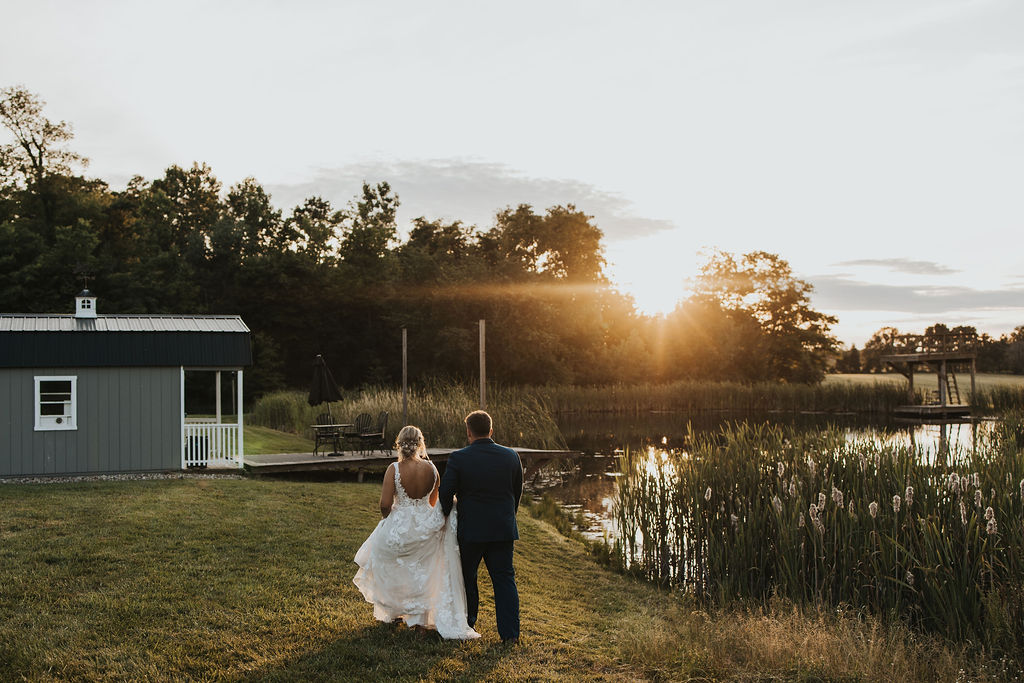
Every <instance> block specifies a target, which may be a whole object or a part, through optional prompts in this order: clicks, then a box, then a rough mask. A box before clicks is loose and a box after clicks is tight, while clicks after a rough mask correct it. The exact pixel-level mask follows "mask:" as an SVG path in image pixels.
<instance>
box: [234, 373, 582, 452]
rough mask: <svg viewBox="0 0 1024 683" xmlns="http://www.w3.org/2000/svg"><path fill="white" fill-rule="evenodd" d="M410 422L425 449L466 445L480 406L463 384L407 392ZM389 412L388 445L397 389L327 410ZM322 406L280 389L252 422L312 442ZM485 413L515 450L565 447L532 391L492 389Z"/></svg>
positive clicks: (348, 399) (258, 407) (343, 417)
mask: <svg viewBox="0 0 1024 683" xmlns="http://www.w3.org/2000/svg"><path fill="white" fill-rule="evenodd" d="M408 400H409V423H410V424H414V425H416V426H417V427H419V428H420V429H422V430H423V434H424V436H425V438H426V440H427V445H428V446H436V447H458V446H462V445H464V444H465V443H466V427H465V424H464V423H463V421H462V420H463V418H465V416H466V415H467V414H469V413H470V412H471V411H473V410H475V409H476V408H478V407H479V394H477V393H476V392H475V391H474V390H473V389H470V388H469V387H467V386H463V385H458V384H449V383H436V384H428V385H424V386H419V387H415V388H411V389H410V393H409V399H408ZM383 410H386V411H388V413H389V416H388V427H387V433H386V434H385V438H386V439H387V440H388V441H389V442H390V441H391V440H393V439H394V437H395V435H396V434H397V433H398V430H400V429H401V428H402V426H403V425H402V424H401V420H402V392H401V390H400V389H391V388H387V387H371V388H368V389H365V390H362V391H358V392H350V393H347V394H345V396H344V400H343V401H341V402H339V403H335V404H333V405H332V406H331V411H332V414H333V415H334V416H335V418H336V419H338V420H339V421H345V422H352V421H353V420H354V419H355V417H356V415H358V414H360V413H370V414H371V415H373V416H374V417H375V418H376V416H377V414H378V413H380V412H381V411H383ZM325 411H326V407H325V406H316V407H312V406H310V405H309V404H308V403H307V402H306V394H304V393H302V392H298V391H279V392H276V393H272V394H267V395H265V396H263V397H262V398H260V399H259V400H258V401H257V402H256V403H255V405H254V406H253V409H252V415H251V416H250V417H249V421H250V422H251V423H252V424H256V425H261V426H264V427H271V428H272V429H278V430H281V431H286V432H292V433H295V434H304V435H306V436H307V437H309V438H312V436H311V433H312V429H311V427H310V425H312V424H313V423H314V422H315V421H316V416H317V415H319V414H320V413H323V412H325ZM487 411H488V412H489V413H490V414H491V416H492V417H493V418H494V436H495V439H497V440H499V441H501V442H503V443H507V444H509V445H513V446H527V447H532V448H565V440H564V439H563V438H562V434H561V432H560V431H559V430H558V425H557V424H555V421H554V418H553V417H552V416H551V413H550V412H549V411H548V410H547V408H546V406H545V405H544V403H543V402H542V401H541V400H539V399H538V398H537V396H535V395H534V394H533V393H531V392H528V391H524V390H522V389H516V388H500V387H499V388H494V389H492V390H491V392H490V393H489V395H488V405H487Z"/></svg>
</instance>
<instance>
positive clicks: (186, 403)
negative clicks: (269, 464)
mask: <svg viewBox="0 0 1024 683" xmlns="http://www.w3.org/2000/svg"><path fill="white" fill-rule="evenodd" d="M225 383H226V384H227V385H228V386H227V391H225V390H224V389H225ZM242 383H243V371H242V369H241V368H186V367H182V368H181V468H182V469H191V468H197V467H210V468H221V469H224V468H229V469H240V468H242V467H244V464H245V463H244V461H243V456H244V454H245V442H244V438H243V431H244V424H243V423H244V420H243V414H244V409H243V402H242ZM211 401H212V403H211ZM225 401H227V405H226V406H225ZM225 408H227V410H225Z"/></svg>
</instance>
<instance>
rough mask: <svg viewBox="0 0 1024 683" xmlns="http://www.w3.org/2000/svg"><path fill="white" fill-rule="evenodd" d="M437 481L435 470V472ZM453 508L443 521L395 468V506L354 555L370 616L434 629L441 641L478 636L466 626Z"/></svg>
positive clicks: (437, 510) (427, 498)
mask: <svg viewBox="0 0 1024 683" xmlns="http://www.w3.org/2000/svg"><path fill="white" fill-rule="evenodd" d="M434 477H435V483H436V477H437V472H436V470H435V473H434ZM455 515H456V513H455V510H452V513H451V515H449V516H448V519H447V521H446V520H445V517H444V513H442V512H441V505H440V503H438V504H437V505H431V504H430V494H429V493H428V494H427V495H425V496H423V497H422V498H416V499H412V498H410V497H409V496H408V494H407V493H406V492H405V489H404V488H402V477H401V474H399V472H398V465H397V464H396V465H395V503H394V505H393V506H392V508H391V513H390V514H389V515H388V516H387V517H386V518H384V519H382V520H381V521H380V523H379V524H377V527H376V528H375V529H374V530H373V532H372V533H370V536H369V538H367V539H366V541H365V542H364V543H363V545H362V547H360V548H359V552H357V553H356V556H355V562H356V564H358V565H359V570H358V571H357V572H356V575H355V577H354V578H353V579H352V582H353V583H355V584H356V586H358V587H359V590H360V591H361V592H362V594H363V597H364V598H366V601H367V602H369V603H372V604H373V616H374V617H375V618H377V619H378V620H380V621H386V622H391V621H394V620H395V619H397V618H398V617H401V618H402V619H403V620H404V621H405V623H406V624H407V625H408V626H416V625H420V626H424V627H426V628H436V629H437V632H438V633H439V634H441V637H442V638H447V639H453V638H457V639H462V640H465V639H469V638H479V637H480V634H479V633H477V632H476V631H474V630H473V629H472V628H470V627H469V625H468V624H467V623H466V586H465V583H464V582H463V579H462V566H461V563H460V561H459V544H458V540H457V539H456V534H455V529H456V524H457V521H456V518H455Z"/></svg>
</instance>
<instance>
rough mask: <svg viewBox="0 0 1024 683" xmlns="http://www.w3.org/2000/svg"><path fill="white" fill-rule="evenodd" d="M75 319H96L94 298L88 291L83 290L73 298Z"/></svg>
mask: <svg viewBox="0 0 1024 683" xmlns="http://www.w3.org/2000/svg"><path fill="white" fill-rule="evenodd" d="M75 317H76V318H95V317H96V297H94V296H93V295H92V292H90V291H89V290H88V289H83V290H82V291H81V292H79V293H78V296H76V297H75Z"/></svg>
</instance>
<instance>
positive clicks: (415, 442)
mask: <svg viewBox="0 0 1024 683" xmlns="http://www.w3.org/2000/svg"><path fill="white" fill-rule="evenodd" d="M419 445H420V440H419V439H406V440H404V441H399V442H398V447H399V448H401V449H402V450H408V449H412V448H418V447H419Z"/></svg>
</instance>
